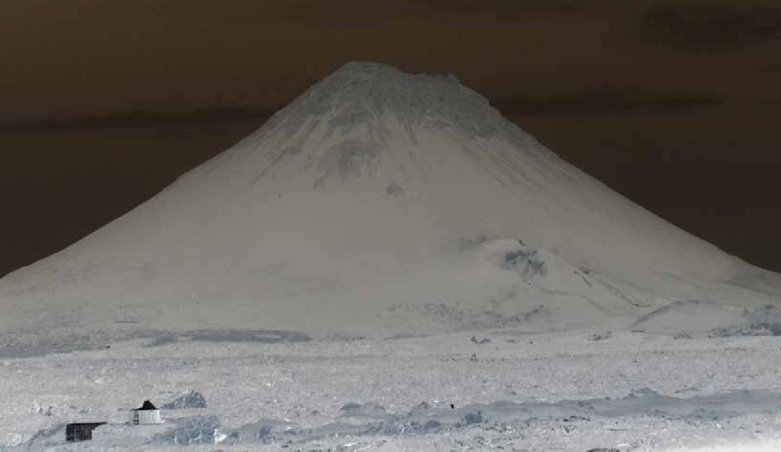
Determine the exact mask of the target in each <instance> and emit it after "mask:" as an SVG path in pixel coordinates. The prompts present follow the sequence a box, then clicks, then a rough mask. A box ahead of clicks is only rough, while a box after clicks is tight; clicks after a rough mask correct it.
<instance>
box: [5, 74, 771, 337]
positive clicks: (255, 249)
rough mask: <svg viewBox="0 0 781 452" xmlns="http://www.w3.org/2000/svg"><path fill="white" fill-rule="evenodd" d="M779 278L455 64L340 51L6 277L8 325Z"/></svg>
mask: <svg viewBox="0 0 781 452" xmlns="http://www.w3.org/2000/svg"><path fill="white" fill-rule="evenodd" d="M778 281H779V280H778V277H777V275H774V274H771V273H768V272H763V271H761V270H759V269H756V268H753V267H750V266H749V265H747V264H745V263H744V262H742V261H740V260H738V259H736V258H733V257H731V256H729V255H726V254H725V253H723V252H722V251H720V250H718V249H717V248H715V247H713V246H712V245H710V244H707V243H705V242H703V241H701V240H699V239H697V238H696V237H693V236H691V235H689V234H687V233H685V232H683V231H681V230H680V229H678V228H676V227H674V226H672V225H671V224H669V223H667V222H665V221H664V220H662V219H660V218H658V217H656V216H655V215H653V214H651V213H649V212H647V211H645V210H643V209H642V208H640V207H639V206H637V205H635V204H633V203H632V202H630V201H628V200H627V199H625V198H623V197H621V196H620V195H618V194H616V193H615V192H613V191H611V190H610V189H608V188H607V187H605V186H604V185H602V184H601V183H599V182H597V181H595V180H594V179H592V178H591V177H589V176H588V175H586V174H585V173H583V172H581V171H579V170H578V169H576V168H574V167H572V166H571V165H569V164H567V163H566V162H564V161H563V160H561V159H559V158H558V157H557V156H556V155H555V154H554V153H552V152H551V151H549V150H548V149H546V148H545V147H544V146H542V145H541V144H539V143H538V142H537V141H536V140H535V139H534V138H533V137H531V136H530V135H528V134H527V133H525V132H523V131H522V130H521V129H519V128H518V127H517V126H515V125H514V124H513V123H511V122H510V121H508V120H506V119H505V118H503V117H502V115H501V114H500V113H499V112H498V111H497V110H495V109H494V108H493V107H491V105H490V104H489V102H488V101H487V100H486V99H485V98H483V97H482V96H480V95H479V94H477V93H475V92H474V91H472V90H470V89H469V88H466V87H464V86H463V85H461V84H460V83H459V81H458V80H457V79H456V78H455V77H453V76H450V75H440V74H420V75H410V74H405V73H403V72H401V71H400V70H398V69H396V68H394V67H390V66H386V65H381V64H374V63H349V64H347V65H345V66H344V67H342V68H341V69H339V70H337V71H336V72H335V73H333V74H332V75H330V76H328V77H327V78H325V79H324V80H323V81H321V82H319V83H317V84H316V85H314V86H313V87H311V88H310V89H309V90H307V91H306V92H305V93H303V94H302V95H301V96H300V97H299V98H298V99H296V100H295V101H294V102H292V103H291V104H290V105H288V106H287V107H285V108H284V109H282V110H280V111H279V112H278V113H277V114H276V115H274V117H272V118H271V119H270V120H269V121H268V122H267V123H266V124H264V125H263V127H261V128H260V129H259V130H258V131H257V132H255V133H254V134H253V135H251V136H249V137H247V138H246V139H244V140H243V141H242V142H240V143H238V144H237V145H236V146H234V147H232V148H231V149H228V150H227V151H225V152H223V153H222V154H220V155H218V156H217V157H215V158H214V159H212V160H211V161H209V162H207V163H206V164H204V165H202V166H200V167H198V168H196V169H194V170H193V171H191V172H189V173H188V174H186V175H184V176H183V177H181V178H180V179H179V180H177V181H176V182H175V183H174V184H172V185H171V186H170V187H168V188H167V189H166V190H164V191H163V192H161V193H160V194H159V195H158V196H156V197H154V198H153V199H151V200H149V201H148V202H147V203H145V204H143V205H142V206H140V207H138V208H137V209H135V210H133V211H131V212H130V213H128V214H126V215H125V216H123V217H121V218H119V219H118V220H116V221H114V222H112V223H111V224H109V225H107V226H105V227H104V228H102V229H100V230H99V231H97V232H95V233H94V234H92V235H90V236H89V237H87V238H85V239H83V240H82V241H80V242H78V243H76V244H74V245H73V246H71V247H69V248H68V249H66V250H64V251H62V252H60V253H57V254H55V255H53V256H51V257H49V258H47V259H44V260H42V261H40V262H38V263H36V264H34V265H32V266H30V267H28V268H24V269H21V270H19V271H17V272H15V273H13V274H11V275H9V276H8V277H6V278H5V279H3V280H1V281H0V328H1V329H2V330H3V331H6V332H7V331H19V332H24V331H35V330H40V329H41V328H48V329H51V330H52V331H54V330H57V331H71V330H72V329H97V330H111V329H116V328H119V326H118V325H121V327H122V328H133V329H137V330H139V331H142V330H150V329H155V330H160V329H171V330H186V329H198V328H218V329H287V330H301V331H305V332H307V333H309V334H314V335H317V334H331V333H361V334H396V333H427V332H435V331H449V330H454V329H463V328H493V327H517V328H530V329H541V328H545V329H550V328H554V329H555V328H569V327H582V326H586V327H589V326H611V327H623V326H629V325H631V324H633V323H634V322H635V321H636V320H638V319H641V318H644V319H646V320H647V319H648V318H649V317H647V316H648V315H651V314H653V313H654V312H656V311H657V310H658V309H664V308H665V307H668V306H673V304H674V303H678V304H677V305H674V306H678V305H680V304H681V303H682V302H683V301H685V300H695V301H698V302H702V303H703V305H710V304H714V305H718V306H720V307H721V306H731V307H733V308H734V309H735V310H739V309H744V308H747V307H750V306H755V305H761V304H767V303H774V302H777V301H778V300H779V298H781V295H779V291H778ZM686 306H688V305H686ZM643 316H645V317H643Z"/></svg>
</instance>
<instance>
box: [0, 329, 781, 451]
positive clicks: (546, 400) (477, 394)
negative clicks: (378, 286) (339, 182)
mask: <svg viewBox="0 0 781 452" xmlns="http://www.w3.org/2000/svg"><path fill="white" fill-rule="evenodd" d="M106 345H110V348H104V349H102V350H92V351H79V352H73V353H65V354H50V355H45V356H39V357H27V358H11V357H7V358H3V359H2V360H0V382H1V383H0V394H2V396H1V397H0V403H1V404H2V410H0V412H1V414H0V416H2V418H0V425H2V426H3V427H2V428H1V429H0V445H2V446H0V450H3V449H2V448H3V447H5V448H7V450H12V451H15V450H34V451H35V450H41V451H42V450H51V451H59V450H62V451H66V450H112V451H120V450H149V451H156V450H160V451H179V450H188V451H189V450H194V451H213V450H223V451H244V450H268V451H271V450H274V451H277V450H291V451H293V450H298V451H336V450H340V451H352V450H386V451H395V450H407V451H412V450H421V451H423V450H443V451H445V450H446V451H450V450H518V451H554V450H557V451H567V452H570V451H571V452H586V451H589V450H592V449H598V448H605V449H606V450H611V449H615V450H619V451H622V452H623V451H657V450H659V451H666V450H671V451H678V450H683V451H688V450H703V451H705V450H714V451H722V450H723V451H725V452H726V451H733V450H735V451H737V450H746V451H751V452H753V451H755V450H756V451H760V450H778V449H773V448H772V447H771V444H772V443H770V441H781V366H779V365H778V363H779V362H781V339H779V338H776V337H727V338H698V339H687V338H684V337H680V338H677V339H675V338H673V337H671V336H661V335H651V334H646V333H632V332H608V331H606V330H593V331H585V330H584V331H579V332H562V333H544V334H526V333H522V332H519V331H516V330H511V329H510V330H495V331H484V332H481V333H476V334H475V333H454V334H447V335H436V336H430V337H409V338H394V339H370V338H344V337H341V338H331V339H321V340H318V341H301V342H279V343H260V342H247V341H239V342H214V341H202V340H188V338H187V337H183V338H182V340H179V341H171V342H168V343H162V342H157V343H156V342H155V341H152V340H137V341H129V342H120V343H113V344H106ZM187 391H197V392H198V393H199V394H202V395H203V397H204V398H205V400H206V402H207V403H206V407H205V408H195V409H184V410H163V417H164V418H165V420H166V423H165V424H164V425H162V426H159V428H156V429H152V430H150V431H146V432H144V431H143V428H141V427H130V426H127V425H124V424H125V423H126V422H127V420H128V416H129V411H128V409H130V408H134V407H137V406H139V405H140V404H141V402H142V401H143V400H145V399H150V400H152V401H153V402H155V403H156V404H158V406H160V405H164V404H165V403H168V402H171V401H172V400H174V399H175V398H176V397H178V396H179V395H181V394H183V393H186V392H187ZM97 421H104V422H109V424H110V425H109V426H106V427H99V428H98V429H97V430H96V431H95V439H94V440H93V441H91V442H84V443H78V444H66V443H65V441H64V433H63V430H62V426H63V425H64V423H66V422H97ZM134 429H135V430H134ZM138 429H141V430H138ZM101 432H103V433H101ZM715 446H722V447H726V448H723V449H712V448H713V447H715ZM739 446H740V447H746V448H745V449H734V448H733V447H739ZM708 447H710V448H711V449H707V448H708ZM752 447H754V448H753V449H752ZM762 447H764V448H765V449H762ZM696 448H702V449H696Z"/></svg>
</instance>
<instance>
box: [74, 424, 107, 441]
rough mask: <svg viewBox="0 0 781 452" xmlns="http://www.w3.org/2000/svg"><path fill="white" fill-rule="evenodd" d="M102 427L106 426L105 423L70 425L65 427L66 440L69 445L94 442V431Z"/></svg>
mask: <svg viewBox="0 0 781 452" xmlns="http://www.w3.org/2000/svg"><path fill="white" fill-rule="evenodd" d="M101 425H106V423H105V422H79V423H74V424H68V425H67V426H66V427H65V440H66V441H68V442H69V443H78V442H81V441H90V440H92V431H93V430H95V429H96V428H98V427H100V426H101Z"/></svg>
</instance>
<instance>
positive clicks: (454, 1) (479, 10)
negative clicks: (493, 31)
mask: <svg viewBox="0 0 781 452" xmlns="http://www.w3.org/2000/svg"><path fill="white" fill-rule="evenodd" d="M592 9H593V5H589V4H588V3H587V2H583V1H577V0H414V1H410V0H399V1H386V0H347V1H341V2H339V3H336V4H334V3H332V2H307V1H296V0H291V1H290V2H289V5H288V11H287V12H288V14H287V15H286V18H287V19H292V20H294V21H297V22H303V23H306V24H313V25H314V24H316V25H323V24H343V25H347V24H350V25H361V24H366V23H369V22H371V23H376V22H383V21H387V20H389V19H390V20H393V19H407V18H426V19H427V20H429V21H433V22H437V21H439V20H441V19H452V18H453V17H466V18H470V19H474V18H475V17H479V16H481V15H487V16H491V17H492V18H494V19H499V20H523V19H525V18H528V17H532V16H548V15H555V16H560V15H566V16H570V15H580V14H583V13H586V12H589V11H591V10H592Z"/></svg>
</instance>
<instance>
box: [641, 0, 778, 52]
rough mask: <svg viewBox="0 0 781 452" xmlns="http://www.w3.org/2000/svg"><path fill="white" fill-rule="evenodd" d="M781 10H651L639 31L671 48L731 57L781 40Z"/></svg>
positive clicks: (691, 7) (667, 7)
mask: <svg viewBox="0 0 781 452" xmlns="http://www.w3.org/2000/svg"><path fill="white" fill-rule="evenodd" d="M779 23H781V8H778V7H769V6H756V5H754V7H752V6H749V5H746V6H736V5H725V4H718V5H708V4H696V5H695V4H691V5H686V4H675V5H672V4H671V5H657V6H652V7H650V8H649V9H648V10H647V11H646V12H645V14H644V16H643V20H642V25H641V27H640V33H641V37H642V38H643V39H644V40H646V41H649V42H655V43H659V44H662V45H666V46H668V47H671V48H675V49H679V50H684V51H690V52H698V53H699V52H703V53H728V52H735V51H739V50H743V49H746V48H749V47H753V46H756V45H760V44H763V43H765V42H767V41H770V40H772V39H775V38H778V37H781V27H780V26H779Z"/></svg>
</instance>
